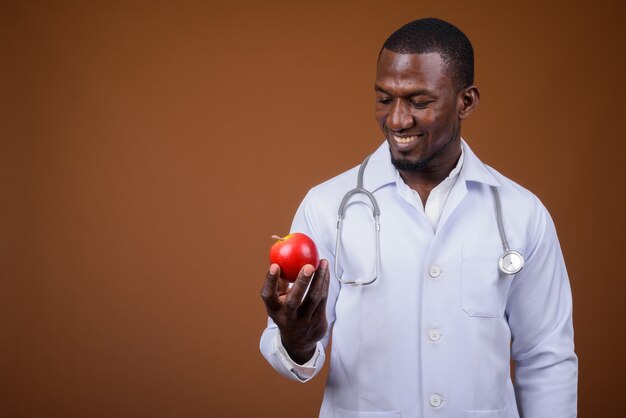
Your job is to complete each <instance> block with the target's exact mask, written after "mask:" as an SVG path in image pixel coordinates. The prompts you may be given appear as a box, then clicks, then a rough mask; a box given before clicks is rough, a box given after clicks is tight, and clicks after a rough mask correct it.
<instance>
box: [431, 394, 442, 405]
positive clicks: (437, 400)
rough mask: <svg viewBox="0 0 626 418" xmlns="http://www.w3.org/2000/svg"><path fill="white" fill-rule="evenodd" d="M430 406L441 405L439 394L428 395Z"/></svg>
mask: <svg viewBox="0 0 626 418" xmlns="http://www.w3.org/2000/svg"><path fill="white" fill-rule="evenodd" d="M430 406H432V407H433V408H437V407H439V406H441V396H439V395H437V394H433V395H430Z"/></svg>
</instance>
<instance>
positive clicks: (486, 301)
mask: <svg viewBox="0 0 626 418" xmlns="http://www.w3.org/2000/svg"><path fill="white" fill-rule="evenodd" d="M502 253H503V250H502V244H501V243H500V242H463V260H462V263H461V304H462V307H463V310H464V311H465V313H466V314H467V315H469V316H472V317H487V318H501V317H503V316H504V309H505V306H506V299H507V296H508V293H509V288H510V286H511V281H512V280H513V277H514V276H511V275H508V274H504V273H502V272H501V271H500V269H499V268H498V259H499V258H500V255H502Z"/></svg>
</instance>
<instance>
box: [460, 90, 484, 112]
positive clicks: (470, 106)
mask: <svg viewBox="0 0 626 418" xmlns="http://www.w3.org/2000/svg"><path fill="white" fill-rule="evenodd" d="M479 101H480V90H478V87H476V86H469V87H466V88H464V89H463V90H461V91H460V92H459V101H458V103H459V119H466V118H467V117H468V116H469V115H471V114H472V112H473V111H474V109H476V107H477V106H478V102H479Z"/></svg>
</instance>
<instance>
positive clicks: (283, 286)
mask: <svg viewBox="0 0 626 418" xmlns="http://www.w3.org/2000/svg"><path fill="white" fill-rule="evenodd" d="M288 290H289V282H288V281H287V280H285V279H283V278H282V277H279V278H278V289H277V293H278V296H282V295H285V294H287V291H288Z"/></svg>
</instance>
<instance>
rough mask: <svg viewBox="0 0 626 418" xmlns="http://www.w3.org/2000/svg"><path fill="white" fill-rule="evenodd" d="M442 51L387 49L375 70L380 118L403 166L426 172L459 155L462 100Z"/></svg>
mask: <svg viewBox="0 0 626 418" xmlns="http://www.w3.org/2000/svg"><path fill="white" fill-rule="evenodd" d="M444 68H445V67H444V62H443V60H442V59H441V56H440V55H439V54H438V53H428V54H399V53H395V52H391V51H389V50H387V49H384V50H383V51H382V53H381V55H380V59H379V60H378V67H377V71H376V85H375V89H376V119H377V120H378V124H379V126H380V129H381V130H382V131H383V134H384V135H385V138H386V139H387V141H388V142H389V148H390V149H391V158H392V161H393V163H394V165H395V166H396V167H397V168H398V169H399V170H400V171H403V170H404V171H413V172H415V171H422V170H425V169H427V168H429V167H430V166H432V165H435V164H437V163H443V162H444V161H446V160H448V159H450V158H451V157H452V156H453V155H454V157H453V158H456V157H458V153H459V150H458V147H454V146H446V145H449V144H450V143H451V142H453V141H455V140H457V139H458V138H459V137H460V127H461V123H460V118H459V111H460V110H461V108H462V105H463V100H462V98H461V95H460V94H459V93H457V91H456V89H455V88H454V83H453V80H452V79H451V78H450V77H449V76H448V74H446V72H445V70H444Z"/></svg>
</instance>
